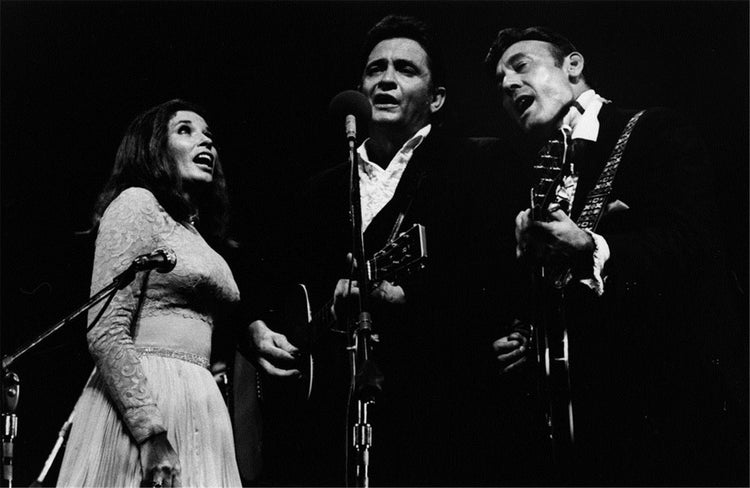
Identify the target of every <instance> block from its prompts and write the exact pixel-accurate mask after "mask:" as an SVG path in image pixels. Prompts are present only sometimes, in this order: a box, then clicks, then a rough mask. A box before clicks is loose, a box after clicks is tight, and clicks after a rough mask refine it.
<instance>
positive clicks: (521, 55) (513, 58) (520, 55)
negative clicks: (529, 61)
mask: <svg viewBox="0 0 750 488" xmlns="http://www.w3.org/2000/svg"><path fill="white" fill-rule="evenodd" d="M524 57H526V54H525V53H516V54H514V55H513V56H511V57H510V58H508V61H507V63H506V64H513V63H515V62H516V61H518V60H519V59H521V58H524Z"/></svg>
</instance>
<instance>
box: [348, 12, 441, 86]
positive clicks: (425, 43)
mask: <svg viewBox="0 0 750 488" xmlns="http://www.w3.org/2000/svg"><path fill="white" fill-rule="evenodd" d="M397 37H404V38H406V39H411V40H413V41H416V42H417V43H419V45H420V46H422V49H424V52H425V53H427V67H428V68H429V70H430V79H431V81H432V86H433V87H436V86H444V85H443V83H444V71H443V56H442V52H441V51H440V47H439V46H438V43H437V40H436V39H435V37H434V35H433V33H432V29H431V27H430V26H429V25H428V24H427V23H426V22H424V21H422V20H419V19H417V18H416V17H411V16H406V15H387V16H386V17H383V19H381V20H380V21H379V22H378V23H377V24H375V25H374V26H373V27H372V28H371V29H370V30H369V32H367V37H366V38H365V43H364V46H363V47H362V56H361V58H362V65H363V68H364V65H365V64H366V63H367V58H368V57H369V56H370V53H371V52H372V50H373V49H374V48H375V46H376V45H377V44H378V43H379V42H381V41H385V40H387V39H394V38H397Z"/></svg>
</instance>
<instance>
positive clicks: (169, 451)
mask: <svg viewBox="0 0 750 488" xmlns="http://www.w3.org/2000/svg"><path fill="white" fill-rule="evenodd" d="M139 448H140V451H141V473H142V474H143V481H142V483H141V486H149V487H169V486H182V483H181V481H180V460H179V457H178V456H177V452H175V450H174V449H173V448H172V444H170V443H169V440H168V439H167V433H166V432H162V433H159V434H156V435H153V436H151V437H149V438H148V439H146V440H145V441H143V443H142V444H141V445H140V446H139Z"/></svg>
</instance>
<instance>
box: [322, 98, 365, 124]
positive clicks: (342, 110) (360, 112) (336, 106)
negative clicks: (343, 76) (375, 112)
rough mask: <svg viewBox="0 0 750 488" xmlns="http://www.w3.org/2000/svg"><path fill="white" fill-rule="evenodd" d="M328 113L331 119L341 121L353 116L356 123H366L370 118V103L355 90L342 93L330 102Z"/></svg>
mask: <svg viewBox="0 0 750 488" xmlns="http://www.w3.org/2000/svg"><path fill="white" fill-rule="evenodd" d="M328 111H329V113H330V114H331V116H332V117H335V118H341V119H343V118H344V117H346V116H347V115H354V116H355V117H356V118H357V122H358V123H359V124H361V123H362V122H367V121H369V120H370V118H371V117H372V107H370V101H369V100H368V99H367V97H366V96H364V95H363V94H362V93H360V92H358V91H356V90H346V91H342V92H341V93H339V94H338V95H336V96H335V97H333V100H331V105H330V106H329V107H328Z"/></svg>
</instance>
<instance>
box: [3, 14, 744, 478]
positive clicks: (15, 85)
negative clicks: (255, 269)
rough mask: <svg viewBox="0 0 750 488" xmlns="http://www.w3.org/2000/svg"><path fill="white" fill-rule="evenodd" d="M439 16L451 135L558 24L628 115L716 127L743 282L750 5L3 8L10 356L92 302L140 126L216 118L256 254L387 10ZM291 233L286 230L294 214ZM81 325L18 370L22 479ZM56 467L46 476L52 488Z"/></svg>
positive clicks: (59, 399)
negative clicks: (517, 41) (119, 172)
mask: <svg viewBox="0 0 750 488" xmlns="http://www.w3.org/2000/svg"><path fill="white" fill-rule="evenodd" d="M388 13H407V14H414V15H417V16H420V17H422V18H424V19H426V20H429V21H430V22H431V23H432V24H433V26H434V27H435V29H436V31H437V33H438V35H439V36H440V38H441V40H442V42H443V45H444V49H445V57H446V60H447V66H448V80H447V87H448V99H447V106H446V109H447V110H448V111H449V114H448V119H449V122H448V123H449V124H450V125H452V126H453V127H455V128H456V130H458V131H459V132H461V133H463V134H466V135H486V136H497V135H502V134H505V133H507V128H508V125H507V123H506V122H505V121H504V120H503V118H502V116H501V113H500V110H499V107H498V103H497V96H496V93H495V91H494V88H493V86H492V84H491V83H490V81H489V79H488V78H487V77H486V76H485V74H484V72H483V70H482V66H481V62H482V60H483V58H484V55H485V53H486V50H487V48H488V47H489V44H490V43H491V42H492V40H493V38H494V35H495V33H496V32H497V30H498V29H499V28H500V27H506V26H512V25H518V26H522V27H525V26H528V25H538V24H541V25H548V26H550V27H552V28H554V29H556V30H558V31H560V32H562V33H563V34H566V35H567V36H568V37H570V38H571V40H572V41H573V42H574V44H576V46H577V48H578V50H579V51H581V52H582V53H583V54H584V56H585V58H586V63H587V67H588V68H589V69H592V70H593V71H594V72H595V73H596V74H597V79H598V84H597V87H598V91H599V93H600V94H602V95H603V96H605V97H606V98H609V99H611V100H613V101H614V102H615V103H617V104H618V105H620V106H624V107H634V108H636V107H647V106H654V105H663V106H669V107H673V108H677V109H679V110H681V111H682V112H683V113H685V114H686V115H688V116H689V117H691V118H692V120H694V122H695V124H696V125H697V126H698V127H699V128H701V129H702V130H703V133H704V138H705V141H706V142H707V144H708V145H709V148H710V150H711V151H712V154H713V161H714V163H715V167H716V172H717V180H718V186H717V198H718V199H719V203H720V205H721V207H722V208H723V209H724V212H723V216H722V227H723V229H724V234H725V235H724V237H725V242H726V245H727V248H728V251H729V256H730V258H731V262H732V267H733V269H734V271H735V272H736V274H737V276H738V277H739V281H740V283H741V284H742V286H743V288H746V285H747V280H748V3H747V2H705V3H704V2H575V3H569V2H419V3H411V2H243V3H239V2H238V3H235V2H211V3H204V2H122V3H121V2H9V1H3V2H2V4H1V5H0V36H1V37H0V41H1V42H0V49H1V50H0V70H1V78H0V89H1V91H0V103H1V105H0V107H1V114H0V116H1V118H0V124H1V127H0V128H1V131H2V132H1V140H0V146H1V147H0V149H1V151H2V152H1V153H0V155H1V160H0V163H1V164H0V170H1V173H0V178H1V180H0V192H1V194H0V196H1V198H2V214H1V215H0V218H1V219H2V220H1V225H0V232H2V243H1V244H2V247H1V254H0V260H1V262H0V265H1V272H2V274H1V275H0V277H1V278H2V295H1V297H0V298H1V302H0V307H1V320H2V323H1V324H0V325H1V327H2V329H1V330H2V336H1V337H2V353H3V355H6V354H9V353H11V352H12V351H14V350H15V349H16V348H17V347H19V346H20V345H21V344H22V343H25V342H26V341H28V340H30V339H32V338H33V337H35V336H36V335H37V334H39V333H40V332H41V331H42V330H44V329H45V328H46V327H49V326H50V325H52V324H53V323H55V322H56V321H57V320H59V319H61V318H62V317H63V316H64V315H65V314H67V313H68V312H70V311H71V310H72V309H74V308H75V307H76V306H77V305H78V304H80V303H82V302H83V301H84V300H85V299H86V297H87V294H88V286H89V279H90V273H91V260H92V253H93V241H92V238H90V237H86V236H80V235H76V234H75V232H76V231H81V230H84V229H86V228H87V226H88V222H89V217H90V211H91V209H92V206H93V204H94V201H95V198H96V195H97V194H98V192H99V190H100V189H101V187H102V185H103V183H104V181H105V179H106V177H107V176H108V173H109V171H110V169H111V166H112V163H113V161H114V154H115V151H116V148H117V145H118V143H119V140H120V137H121V136H122V133H123V131H124V129H125V127H126V125H127V123H128V122H129V121H130V120H131V119H132V118H133V117H134V116H135V115H136V114H137V113H140V112H141V111H143V110H144V109H146V108H148V107H151V106H153V105H155V104H157V103H160V102H162V101H165V100H168V99H171V98H175V97H181V98H185V99H188V100H192V101H195V102H198V103H199V104H201V105H203V106H205V107H206V108H208V110H209V113H210V118H209V123H210V125H211V126H212V129H213V132H214V133H215V134H217V135H218V138H219V141H218V142H219V145H220V151H221V156H222V161H223V165H224V168H225V172H226V174H227V178H228V181H229V184H230V191H231V196H232V203H233V208H234V220H233V222H234V225H233V235H234V236H235V237H236V238H237V239H238V240H240V241H241V242H242V243H243V245H244V246H245V248H246V249H248V250H252V249H254V248H256V247H257V246H260V243H261V242H262V241H263V238H264V236H265V235H268V234H269V233H270V231H271V230H272V229H273V228H274V226H277V225H279V217H280V216H283V215H285V214H286V212H287V211H289V210H290V209H289V207H290V205H289V203H288V202H290V200H291V197H292V196H293V192H294V189H295V188H296V187H297V185H298V184H299V183H300V182H302V181H304V180H305V179H306V178H307V177H309V176H310V175H312V174H313V173H315V172H317V171H319V170H321V169H324V168H326V167H328V166H331V165H333V164H334V163H336V162H339V161H341V160H343V157H344V154H345V153H344V147H343V138H342V132H343V131H342V129H341V128H340V127H338V125H339V124H338V123H334V122H332V121H331V120H329V119H328V118H327V106H328V103H329V101H330V99H331V98H332V97H333V96H334V95H336V94H337V93H338V92H340V91H342V90H345V89H351V88H354V87H355V86H356V84H357V82H358V77H359V74H360V68H361V65H360V60H359V58H358V54H359V49H360V45H361V43H362V41H363V38H364V34H365V32H366V31H367V29H368V28H369V27H370V26H371V25H372V24H373V23H374V22H376V21H377V20H378V19H380V18H381V17H382V16H383V15H386V14H388ZM282 225H283V220H282ZM83 329H84V323H83V320H78V321H76V322H74V323H72V324H71V325H70V326H69V327H68V328H66V329H65V330H63V331H60V332H58V333H57V334H55V335H54V336H53V337H52V338H50V339H49V340H47V341H45V342H44V343H43V344H42V345H41V346H39V347H38V348H37V349H35V350H34V351H33V352H31V353H29V354H28V355H26V356H24V357H23V358H22V359H20V360H19V361H18V362H16V363H15V364H14V366H13V369H14V371H16V372H17V373H18V374H19V375H20V376H21V380H22V382H23V386H22V390H21V398H20V400H21V401H20V406H19V409H18V416H19V419H20V420H19V432H18V433H19V437H18V439H17V444H16V480H17V483H18V484H20V485H24V484H27V483H30V482H31V480H33V479H34V477H35V476H36V475H37V474H38V472H39V470H40V469H41V466H42V463H43V461H44V459H45V457H46V455H47V453H48V452H49V450H50V449H51V447H52V444H53V442H54V439H55V437H56V434H57V430H58V429H59V426H60V425H61V424H62V422H63V421H64V420H65V418H66V417H67V415H68V413H69V412H70V410H71V408H72V407H73V404H74V402H75V399H76V398H77V396H78V394H79V393H80V389H81V388H82V386H83V384H84V382H85V380H86V377H87V376H88V372H89V371H90V368H91V361H90V359H89V358H88V356H87V353H86V349H85V338H84V332H83ZM54 476H55V475H54V471H53V475H51V476H50V478H49V479H48V481H47V483H48V484H49V483H52V482H54Z"/></svg>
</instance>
